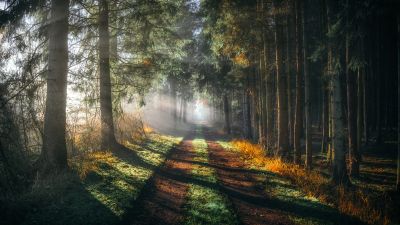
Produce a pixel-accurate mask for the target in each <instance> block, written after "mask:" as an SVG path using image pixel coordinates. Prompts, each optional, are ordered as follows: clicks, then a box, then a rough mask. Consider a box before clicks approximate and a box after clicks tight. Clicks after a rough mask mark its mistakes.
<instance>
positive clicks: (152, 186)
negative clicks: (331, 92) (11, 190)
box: [0, 124, 372, 225]
mask: <svg viewBox="0 0 400 225" xmlns="http://www.w3.org/2000/svg"><path fill="white" fill-rule="evenodd" d="M178 136H179V135H178ZM181 136H182V135H181ZM367 155H368V154H367ZM318 157H319V156H318V155H317V156H316V158H318ZM368 157H372V156H370V155H368ZM366 159H368V158H366ZM367 162H368V161H367ZM316 163H317V164H318V163H319V162H318V161H317V162H316ZM69 164H70V167H71V168H72V171H70V172H68V173H66V174H65V175H64V176H61V177H60V176H58V177H56V178H54V179H50V180H46V181H37V182H35V184H34V186H33V187H32V190H30V191H28V192H27V193H26V194H24V195H22V196H20V197H18V198H16V199H14V200H13V201H11V202H7V204H0V217H1V218H2V219H1V220H0V224H1V225H2V224H15V225H16V224H26V225H28V224H29V225H30V224H76V225H79V224H82V225H83V224H85V225H90V224H104V225H105V224H130V225H146V224H147V225H157V224H160V225H161V224H163V225H173V224H176V225H178V224H179V225H181V224H185V225H186V224H187V225H199V224H210V225H220V224H224V225H244V224H249V225H250V224H254V225H256V224H257V225H261V224H321V225H322V224H362V222H361V221H360V220H358V219H356V218H355V217H350V216H348V215H345V214H342V213H340V212H339V210H338V209H337V207H334V206H333V205H331V204H326V203H324V202H321V201H320V200H318V199H317V198H314V197H311V196H310V194H306V193H305V192H304V190H302V189H301V188H299V187H298V186H297V185H295V184H293V182H292V181H291V180H290V179H288V177H284V176H282V175H281V174H279V173H276V172H273V171H269V170H267V169H264V168H261V167H257V166H254V165H252V164H251V162H249V161H248V160H246V159H245V158H243V155H241V154H240V151H238V150H237V149H235V147H234V146H233V145H231V144H230V140H229V139H228V138H227V137H226V136H224V135H223V134H222V133H221V132H217V131H216V130H215V129H213V128H211V127H208V126H206V125H203V124H198V125H193V127H192V128H191V129H189V130H188V131H185V134H184V137H175V136H166V135H158V134H152V135H150V136H149V137H148V139H146V140H145V141H143V142H141V143H137V144H132V143H126V145H125V146H121V149H120V150H118V151H116V152H113V153H111V152H94V153H90V154H84V155H82V156H79V157H74V158H72V159H71V160H70V162H69ZM318 168H323V166H318ZM362 168H363V169H364V167H362ZM322 172H323V171H322ZM0 203H1V202H0Z"/></svg>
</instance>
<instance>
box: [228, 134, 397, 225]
mask: <svg viewBox="0 0 400 225" xmlns="http://www.w3.org/2000/svg"><path fill="white" fill-rule="evenodd" d="M231 144H232V145H233V146H234V147H235V148H236V149H237V150H239V152H240V153H241V156H242V157H243V158H244V159H245V160H246V161H247V162H249V163H250V164H251V165H253V166H256V167H258V168H263V169H265V170H268V171H271V172H274V173H277V174H280V175H282V176H283V177H285V178H288V179H289V180H290V181H291V182H292V183H293V184H295V185H297V186H298V187H299V188H300V189H301V190H302V191H303V192H305V193H306V194H307V195H308V196H312V197H315V198H318V199H319V200H320V201H321V202H325V203H328V204H333V205H335V206H336V207H337V208H338V209H339V211H340V212H342V213H344V214H347V215H351V216H354V217H357V218H359V219H360V220H362V221H364V222H366V223H369V224H389V223H390V222H391V221H390V219H389V218H390V217H389V216H388V212H387V211H386V210H385V209H383V208H382V206H381V204H380V203H381V201H382V199H379V198H374V197H373V196H372V195H371V194H370V193H368V191H367V190H363V189H362V188H359V187H353V188H344V187H342V186H339V187H336V186H334V185H333V184H332V183H331V182H330V180H329V179H328V178H325V177H324V176H323V175H322V174H321V173H320V172H318V171H306V170H305V169H303V168H301V167H300V166H298V165H295V164H292V163H288V162H284V161H282V160H281V159H279V158H275V157H268V156H266V155H265V150H263V149H262V147H261V146H260V145H257V144H253V143H251V142H249V141H247V140H233V141H232V142H231ZM386 204H389V203H388V201H386Z"/></svg>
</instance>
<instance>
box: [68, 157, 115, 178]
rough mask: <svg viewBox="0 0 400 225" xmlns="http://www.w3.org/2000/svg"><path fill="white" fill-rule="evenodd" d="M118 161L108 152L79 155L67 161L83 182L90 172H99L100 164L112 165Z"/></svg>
mask: <svg viewBox="0 0 400 225" xmlns="http://www.w3.org/2000/svg"><path fill="white" fill-rule="evenodd" d="M116 162H118V159H117V158H115V156H113V154H112V153H111V152H110V151H96V152H90V153H86V154H80V155H78V156H76V157H73V158H72V159H70V160H69V164H70V166H71V167H72V168H75V170H76V171H77V173H78V175H79V177H80V179H81V180H84V179H85V178H86V176H87V175H88V174H89V173H90V172H95V171H97V170H99V165H100V163H107V164H113V163H116Z"/></svg>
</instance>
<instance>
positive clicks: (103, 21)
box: [99, 0, 117, 150]
mask: <svg viewBox="0 0 400 225" xmlns="http://www.w3.org/2000/svg"><path fill="white" fill-rule="evenodd" d="M99 7H100V8H99V9H100V14H99V35H100V39H99V47H100V49H99V54H100V56H99V58H100V112H101V149H102V150H106V149H113V148H114V147H115V145H116V143H117V142H116V140H115V135H114V121H113V112H112V96H111V74H110V32H109V28H108V19H109V9H108V1H107V0H101V1H100V3H99Z"/></svg>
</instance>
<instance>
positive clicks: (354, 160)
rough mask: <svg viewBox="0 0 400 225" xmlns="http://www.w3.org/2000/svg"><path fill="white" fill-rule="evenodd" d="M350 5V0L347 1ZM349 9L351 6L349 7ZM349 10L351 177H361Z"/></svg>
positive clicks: (348, 83)
mask: <svg viewBox="0 0 400 225" xmlns="http://www.w3.org/2000/svg"><path fill="white" fill-rule="evenodd" d="M346 2H347V5H349V0H347V1H346ZM348 7H349V6H348ZM349 10H350V9H347V13H346V26H347V27H346V29H347V31H346V83H347V129H348V146H349V158H350V171H349V172H350V175H351V176H353V177H358V176H359V170H360V169H359V168H360V164H359V158H360V157H359V153H358V146H357V101H356V90H357V89H356V75H355V74H354V72H353V71H352V70H351V69H350V60H351V57H352V56H351V54H352V52H353V50H354V48H353V47H352V46H353V44H352V41H351V40H350V34H349V32H350V31H349V29H350V28H349Z"/></svg>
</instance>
